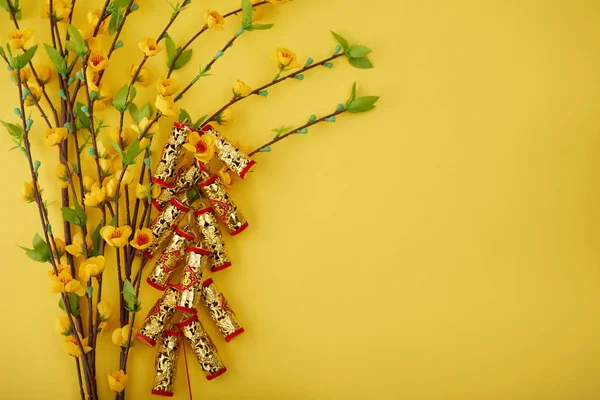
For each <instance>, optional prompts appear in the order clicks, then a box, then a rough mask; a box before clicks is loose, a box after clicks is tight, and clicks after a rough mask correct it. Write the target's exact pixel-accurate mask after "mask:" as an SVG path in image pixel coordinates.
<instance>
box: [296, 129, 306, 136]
mask: <svg viewBox="0 0 600 400" xmlns="http://www.w3.org/2000/svg"><path fill="white" fill-rule="evenodd" d="M307 132H308V129H306V128H302V129H300V130H299V131H298V133H301V134H303V135H304V134H306V133H307Z"/></svg>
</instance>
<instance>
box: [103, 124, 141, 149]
mask: <svg viewBox="0 0 600 400" xmlns="http://www.w3.org/2000/svg"><path fill="white" fill-rule="evenodd" d="M108 135H109V137H110V138H111V139H112V140H113V141H114V142H115V143H117V144H118V145H119V146H121V140H122V141H123V144H122V147H123V148H126V147H127V146H129V145H130V144H131V143H132V142H133V141H134V140H135V139H137V138H138V134H137V132H136V131H134V130H133V129H131V128H128V127H124V128H123V130H122V131H121V138H120V139H119V128H118V127H114V128H112V129H111V130H110V132H109V134H108Z"/></svg>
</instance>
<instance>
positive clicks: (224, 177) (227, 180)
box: [219, 167, 233, 187]
mask: <svg viewBox="0 0 600 400" xmlns="http://www.w3.org/2000/svg"><path fill="white" fill-rule="evenodd" d="M219 178H220V179H221V183H223V185H225V186H227V187H229V186H231V185H232V184H233V179H232V178H231V174H230V173H229V170H228V169H227V167H223V168H221V169H220V170H219Z"/></svg>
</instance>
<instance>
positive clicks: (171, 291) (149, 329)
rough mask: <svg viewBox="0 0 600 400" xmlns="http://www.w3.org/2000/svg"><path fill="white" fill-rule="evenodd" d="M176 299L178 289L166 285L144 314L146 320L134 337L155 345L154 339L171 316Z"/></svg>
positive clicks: (177, 297)
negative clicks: (145, 314)
mask: <svg viewBox="0 0 600 400" xmlns="http://www.w3.org/2000/svg"><path fill="white" fill-rule="evenodd" d="M178 301H179V290H177V289H176V288H172V287H168V288H167V289H166V290H165V291H164V293H163V295H162V297H161V298H160V299H158V300H157V301H156V303H155V304H154V307H152V309H151V310H150V312H149V313H148V315H147V316H146V320H145V321H144V324H143V325H142V327H141V328H140V330H139V331H138V333H137V334H136V337H137V338H138V339H140V340H141V341H143V342H144V343H146V344H148V345H150V346H152V347H154V346H155V345H156V340H157V339H158V337H159V336H160V334H161V333H162V332H163V330H164V329H165V325H167V324H168V323H169V322H170V321H171V318H173V314H175V306H176V305H177V302H178Z"/></svg>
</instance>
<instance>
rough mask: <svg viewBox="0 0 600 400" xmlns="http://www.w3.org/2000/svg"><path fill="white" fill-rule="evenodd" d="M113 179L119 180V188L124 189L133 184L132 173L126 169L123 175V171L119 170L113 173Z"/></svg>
mask: <svg viewBox="0 0 600 400" xmlns="http://www.w3.org/2000/svg"><path fill="white" fill-rule="evenodd" d="M121 175H123V177H122V178H121ZM115 177H118V179H120V180H121V187H124V186H126V185H131V183H132V182H133V179H134V176H133V173H132V172H131V171H130V170H128V169H126V170H125V173H123V170H122V169H120V170H118V171H117V172H116V173H115Z"/></svg>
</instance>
